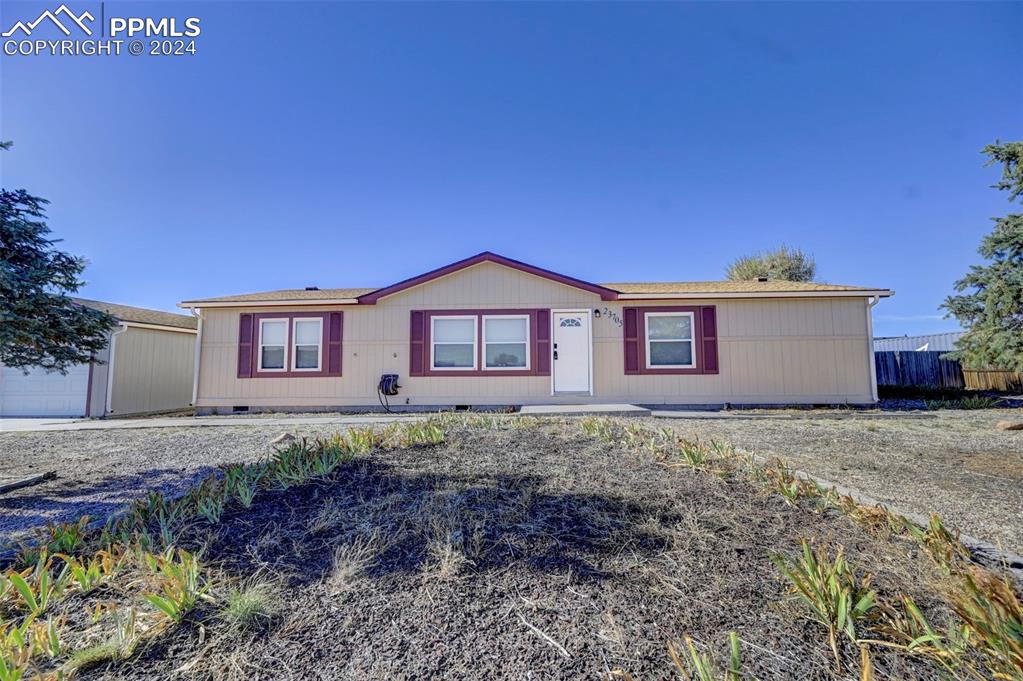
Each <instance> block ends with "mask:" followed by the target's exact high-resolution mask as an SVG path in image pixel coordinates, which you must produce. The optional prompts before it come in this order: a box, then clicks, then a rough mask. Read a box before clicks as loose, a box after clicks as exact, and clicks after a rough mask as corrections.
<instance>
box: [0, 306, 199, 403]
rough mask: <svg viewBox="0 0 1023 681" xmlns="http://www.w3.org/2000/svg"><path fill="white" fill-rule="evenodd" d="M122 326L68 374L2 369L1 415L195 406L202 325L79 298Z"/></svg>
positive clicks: (170, 315)
mask: <svg viewBox="0 0 1023 681" xmlns="http://www.w3.org/2000/svg"><path fill="white" fill-rule="evenodd" d="M74 301H75V302H76V303H78V304H79V305H85V306H86V307H91V308H95V309H97V310H102V311H104V312H106V313H108V314H110V315H112V316H113V317H115V318H116V319H117V321H118V325H117V326H116V327H115V328H114V329H113V330H111V331H110V338H109V341H108V343H107V346H106V348H104V350H103V351H102V352H100V353H99V354H98V355H97V356H96V357H95V360H96V361H93V362H90V363H88V364H78V365H75V366H73V367H71V368H70V369H68V371H67V373H66V374H61V373H60V372H48V371H46V370H44V369H41V368H37V369H29V370H28V372H27V373H26V372H25V371H24V370H22V369H17V368H14V367H3V366H0V416H61V417H80V416H111V415H118V416H120V415H124V414H137V413H146V412H156V411H169V410H173V409H181V408H185V407H188V406H189V405H190V404H191V401H192V383H193V379H194V375H195V370H194V368H195V355H196V342H195V341H196V334H197V326H198V323H197V322H196V319H195V318H194V317H193V316H191V315H183V314H174V313H172V312H160V311H159V310H148V309H145V308H140V307H129V306H127V305H115V304H113V303H104V302H100V301H98V300H85V299H83V298H75V299H74Z"/></svg>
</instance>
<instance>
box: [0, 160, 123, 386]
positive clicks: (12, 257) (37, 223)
mask: <svg viewBox="0 0 1023 681" xmlns="http://www.w3.org/2000/svg"><path fill="white" fill-rule="evenodd" d="M10 147H11V143H10V142H0V150H7V149H10ZM47 203H48V202H47V201H46V199H42V198H39V197H37V196H32V195H31V194H29V193H28V192H27V191H25V190H24V189H15V190H7V189H0V364H3V365H5V366H8V367H16V368H20V369H28V368H29V367H34V366H39V367H43V368H44V369H50V370H53V371H60V372H66V371H67V369H68V368H69V367H71V366H72V365H75V364H82V363H84V362H88V361H90V359H91V358H92V355H93V354H94V353H96V352H99V351H100V350H102V349H103V348H104V347H105V346H106V344H107V332H108V331H109V330H110V329H111V328H112V327H113V326H114V324H115V323H116V322H115V320H114V318H113V317H111V316H110V315H108V314H106V313H104V312H100V311H98V310H93V309H91V308H88V307H83V306H82V305H78V304H77V303H75V302H74V301H73V300H72V299H71V298H69V297H68V295H67V294H69V293H74V292H76V291H77V290H78V289H79V288H80V287H81V286H82V284H83V282H82V281H81V280H80V279H79V276H80V275H81V273H82V270H84V269H85V261H84V260H83V259H82V258H78V257H75V256H72V255H68V254H67V253H64V252H63V251H60V250H57V249H56V248H55V244H57V243H58V241H56V240H53V239H49V238H47V235H48V234H49V233H50V228H49V227H47V225H46V212H45V206H46V204H47Z"/></svg>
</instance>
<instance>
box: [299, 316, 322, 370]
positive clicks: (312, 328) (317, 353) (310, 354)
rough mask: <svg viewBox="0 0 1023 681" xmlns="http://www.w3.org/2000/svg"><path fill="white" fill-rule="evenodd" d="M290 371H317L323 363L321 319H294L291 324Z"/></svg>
mask: <svg viewBox="0 0 1023 681" xmlns="http://www.w3.org/2000/svg"><path fill="white" fill-rule="evenodd" d="M292 323H293V324H294V325H295V326H294V330H293V333H292V338H293V339H294V340H293V345H292V349H291V357H292V360H291V362H292V367H291V368H292V370H294V371H319V370H320V367H321V365H322V363H323V319H322V318H321V317H313V318H309V319H301V318H298V319H295V320H293V322H292Z"/></svg>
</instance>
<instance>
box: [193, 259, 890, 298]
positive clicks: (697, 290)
mask: <svg viewBox="0 0 1023 681" xmlns="http://www.w3.org/2000/svg"><path fill="white" fill-rule="evenodd" d="M482 262H492V263H495V264H499V265H504V266H505V267H511V268H513V269H517V270H520V271H522V272H526V273H528V274H532V275H535V276H538V277H543V278H545V279H550V280H551V281H556V282H558V283H561V284H565V285H566V286H572V287H575V288H579V289H582V290H584V291H588V292H590V293H593V294H595V295H599V296H600V298H601V300H619V299H642V298H644V297H649V298H672V297H678V298H686V297H701V296H702V297H711V296H727V297H740V298H741V297H757V296H764V297H769V296H779V295H781V296H800V295H806V296H813V295H828V294H836V295H863V296H869V295H879V296H890V295H891V291H889V290H887V289H878V288H865V287H862V286H840V285H837V284H818V283H814V282H795V281H763V282H761V281H678V282H630V283H612V284H591V283H589V282H587V281H583V280H582V279H575V278H573V277H569V276H566V275H563V274H558V273H557V272H551V271H550V270H545V269H541V268H539V267H534V266H533V265H528V264H526V263H523V262H520V261H518V260H512V259H511V258H505V257H504V256H500V255H497V254H496V253H491V252H489V251H484V252H483V253H480V254H478V255H474V256H472V257H471V258H466V259H465V260H459V261H458V262H455V263H452V264H450V265H447V266H445V267H440V268H437V269H435V270H431V271H430V272H427V273H425V274H421V275H419V276H417V277H411V278H409V279H405V280H404V281H400V282H398V283H396V284H392V285H390V286H386V287H383V288H377V289H373V288H324V289H283V290H279V291H265V292H262V293H243V294H240V295H233V296H219V297H215V298H201V299H197V300H186V301H183V302H182V303H180V306H181V307H186V308H188V307H202V306H203V305H210V304H213V305H216V306H221V307H228V306H231V305H232V304H235V303H237V304H239V305H256V304H259V303H267V304H270V305H280V304H290V303H297V304H302V303H307V304H314V303H318V304H360V305H372V304H374V303H376V301H377V300H379V299H380V298H383V297H385V296H389V295H393V294H395V293H398V292H400V291H404V290H406V289H408V288H412V287H413V286H419V285H421V284H425V283H427V282H429V281H432V280H434V279H437V278H440V277H444V276H447V275H449V274H453V273H454V272H457V271H459V270H462V269H465V268H467V267H472V266H473V265H477V264H479V263H482Z"/></svg>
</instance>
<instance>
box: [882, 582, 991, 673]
mask: <svg viewBox="0 0 1023 681" xmlns="http://www.w3.org/2000/svg"><path fill="white" fill-rule="evenodd" d="M880 613H881V621H880V622H879V623H878V624H877V625H876V626H875V627H874V630H875V631H877V632H878V633H880V634H882V635H883V636H884V637H885V639H884V640H869V641H863V643H869V644H872V645H880V646H884V647H888V648H896V649H899V650H902V651H904V652H905V653H907V654H909V655H914V656H917V657H921V658H925V659H928V660H930V661H931V662H933V663H934V664H937V665H938V666H940V667H942V668H943V669H944V670H945V672H946V673H948V674H949V675H950V677H952V678H958V676H959V674H958V670H960V669H964V670H965V671H966V672H967V673H968V674H969V675H970V676H971V677H978V676H979V675H978V674H977V672H976V670H974V669H973V667H972V665H970V664H969V663H968V662H967V660H966V658H965V652H966V648H967V645H968V643H969V640H968V639H969V632H968V631H967V630H966V629H965V627H962V626H961V625H960V626H957V625H955V624H950V625H949V627H948V632H947V633H940V632H938V631H937V630H936V629H935V628H934V627H933V626H931V624H930V622H928V621H927V618H926V617H925V616H924V614H923V612H921V610H920V608H919V607H917V605H916V602H914V601H913V599H912V598H910V597H909V596H906V595H903V596H901V598H900V599H899V606H898V607H890V606H885V605H882V606H880Z"/></svg>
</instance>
